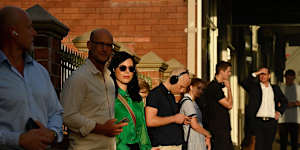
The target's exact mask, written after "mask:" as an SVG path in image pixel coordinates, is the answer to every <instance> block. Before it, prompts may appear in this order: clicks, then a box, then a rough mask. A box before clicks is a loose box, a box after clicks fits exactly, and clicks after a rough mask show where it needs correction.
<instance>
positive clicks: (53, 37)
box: [26, 5, 69, 92]
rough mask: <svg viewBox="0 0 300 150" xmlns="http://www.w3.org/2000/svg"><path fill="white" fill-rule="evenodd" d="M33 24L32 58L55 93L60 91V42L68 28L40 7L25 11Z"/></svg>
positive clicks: (35, 6)
mask: <svg viewBox="0 0 300 150" xmlns="http://www.w3.org/2000/svg"><path fill="white" fill-rule="evenodd" d="M26 11H27V12H28V13H29V15H30V17H31V19H32V23H33V27H34V29H35V30H36V31H37V36H36V37H35V38H34V53H33V57H34V59H35V60H36V61H38V62H39V63H40V64H42V65H43V66H44V67H45V68H46V69H47V70H48V72H49V74H50V77H51V81H52V83H53V86H54V88H55V89H56V91H57V92H60V90H61V68H60V55H59V51H60V49H61V40H62V39H63V37H65V36H66V35H67V34H68V32H69V28H68V27H67V26H65V25H64V24H62V23H61V22H60V21H59V20H57V19H56V18H55V17H53V16H52V15H51V14H49V13H48V12H47V11H46V10H45V9H44V8H42V7H41V6H40V5H34V6H33V7H31V8H28V9H27V10H26Z"/></svg>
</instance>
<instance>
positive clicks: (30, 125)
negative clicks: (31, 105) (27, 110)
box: [26, 118, 40, 131]
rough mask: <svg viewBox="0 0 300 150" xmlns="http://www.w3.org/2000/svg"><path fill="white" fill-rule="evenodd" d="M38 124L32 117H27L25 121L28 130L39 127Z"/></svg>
mask: <svg viewBox="0 0 300 150" xmlns="http://www.w3.org/2000/svg"><path fill="white" fill-rule="evenodd" d="M39 128H40V126H39V125H37V124H36V122H35V121H34V120H33V119H32V118H29V119H28V121H27V123H26V130H27V131H29V130H31V129H39Z"/></svg>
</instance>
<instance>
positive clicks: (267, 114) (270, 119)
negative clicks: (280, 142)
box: [241, 68, 287, 150]
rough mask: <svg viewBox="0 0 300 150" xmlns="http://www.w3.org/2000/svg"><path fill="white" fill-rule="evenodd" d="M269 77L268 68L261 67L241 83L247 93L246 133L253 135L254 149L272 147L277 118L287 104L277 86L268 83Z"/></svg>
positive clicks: (267, 149)
mask: <svg viewBox="0 0 300 150" xmlns="http://www.w3.org/2000/svg"><path fill="white" fill-rule="evenodd" d="M256 77H258V78H259V82H258V81H257V80H256ZM270 78H271V75H270V70H269V69H268V68H261V69H260V70H259V71H257V72H254V73H252V74H251V75H250V76H249V77H248V78H247V79H246V80H244V81H243V82H242V83H241V85H242V86H243V88H244V89H245V90H246V91H247V92H248V95H249V101H248V105H247V107H246V122H247V123H246V124H247V126H248V127H247V130H248V131H247V133H248V134H250V136H255V150H271V149H272V143H273V141H274V138H275V134H276V128H277V120H278V118H279V117H280V115H281V114H283V112H284V110H285V108H286V106H287V99H286V98H285V96H284V95H283V93H282V92H281V90H280V88H279V87H278V86H276V85H271V84H270Z"/></svg>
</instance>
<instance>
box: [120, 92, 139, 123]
mask: <svg viewBox="0 0 300 150" xmlns="http://www.w3.org/2000/svg"><path fill="white" fill-rule="evenodd" d="M118 99H119V100H120V102H121V103H122V104H123V105H124V106H125V108H126V109H127V111H128V112H129V114H130V117H131V118H132V120H133V123H134V126H136V117H135V114H134V112H133V111H132V109H131V108H130V106H129V105H128V103H127V101H126V100H125V98H124V97H123V96H122V95H120V94H118Z"/></svg>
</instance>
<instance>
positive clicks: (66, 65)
mask: <svg viewBox="0 0 300 150" xmlns="http://www.w3.org/2000/svg"><path fill="white" fill-rule="evenodd" d="M59 55H60V61H61V88H62V86H63V84H64V82H65V81H66V80H67V79H68V77H69V76H70V75H71V73H72V71H74V70H76V69H77V68H78V67H79V66H80V65H81V64H83V63H84V60H85V57H84V56H83V55H82V54H80V53H79V52H76V51H74V50H72V49H71V48H68V47H67V46H65V45H62V46H61V49H60V51H59Z"/></svg>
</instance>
